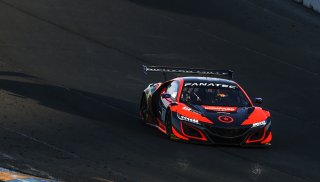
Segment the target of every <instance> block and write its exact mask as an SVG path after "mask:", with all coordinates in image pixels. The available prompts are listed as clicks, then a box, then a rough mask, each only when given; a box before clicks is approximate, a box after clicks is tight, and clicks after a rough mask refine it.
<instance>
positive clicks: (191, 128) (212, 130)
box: [140, 66, 272, 146]
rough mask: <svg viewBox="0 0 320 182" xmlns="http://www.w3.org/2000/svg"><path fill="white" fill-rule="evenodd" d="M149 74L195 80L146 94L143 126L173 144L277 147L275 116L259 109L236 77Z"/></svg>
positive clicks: (154, 86) (198, 72)
mask: <svg viewBox="0 0 320 182" xmlns="http://www.w3.org/2000/svg"><path fill="white" fill-rule="evenodd" d="M143 69H144V72H145V73H148V72H159V73H163V74H164V75H166V73H173V74H179V73H181V74H187V75H190V76H184V77H177V78H174V79H171V80H166V81H164V82H159V83H151V84H149V85H148V87H147V88H146V89H145V90H144V91H143V93H142V98H141V104H140V115H141V117H142V119H143V121H144V122H145V123H146V124H147V125H150V126H154V127H156V128H158V129H159V130H160V131H161V132H163V133H164V134H166V135H167V136H169V138H170V139H172V140H179V141H185V142H191V143H203V144H223V145H240V146H269V145H271V140H272V131H271V118H270V112H269V111H268V110H266V109H264V108H261V107H257V106H254V105H253V103H252V101H251V100H250V98H249V96H248V95H247V94H246V92H245V91H244V90H243V89H242V88H241V86H240V85H239V84H237V83H236V82H235V81H233V80H232V78H233V71H231V70H208V69H192V68H177V67H163V66H143ZM191 75H195V76H191ZM222 77H227V79H226V78H222ZM255 103H256V104H261V103H262V98H255Z"/></svg>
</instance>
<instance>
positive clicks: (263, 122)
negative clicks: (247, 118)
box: [252, 121, 266, 128]
mask: <svg viewBox="0 0 320 182" xmlns="http://www.w3.org/2000/svg"><path fill="white" fill-rule="evenodd" d="M264 125H266V121H261V122H259V123H253V124H252V128H254V127H258V126H264Z"/></svg>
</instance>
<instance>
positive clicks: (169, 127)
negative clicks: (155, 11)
mask: <svg viewBox="0 0 320 182" xmlns="http://www.w3.org/2000/svg"><path fill="white" fill-rule="evenodd" d="M166 131H167V135H168V137H169V139H170V140H176V137H175V136H174V134H173V133H172V123H171V111H170V110H168V111H167V114H166Z"/></svg>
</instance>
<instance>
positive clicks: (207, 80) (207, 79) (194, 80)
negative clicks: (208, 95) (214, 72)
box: [178, 76, 236, 85]
mask: <svg viewBox="0 0 320 182" xmlns="http://www.w3.org/2000/svg"><path fill="white" fill-rule="evenodd" d="M178 79H179V78H178ZM180 79H183V80H184V82H187V83H190V82H192V83H200V82H204V83H221V84H229V85H236V82H235V81H232V80H228V79H223V78H213V77H194V76H193V77H191V76H190V77H180Z"/></svg>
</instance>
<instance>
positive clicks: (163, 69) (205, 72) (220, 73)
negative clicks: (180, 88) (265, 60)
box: [143, 65, 233, 80]
mask: <svg viewBox="0 0 320 182" xmlns="http://www.w3.org/2000/svg"><path fill="white" fill-rule="evenodd" d="M143 72H144V73H145V74H147V73H148V72H160V73H163V75H164V78H165V80H166V79H167V76H166V73H181V74H197V75H202V76H212V77H227V78H229V79H233V71H231V70H211V69H202V68H200V69H198V68H180V67H167V66H145V65H143Z"/></svg>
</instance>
